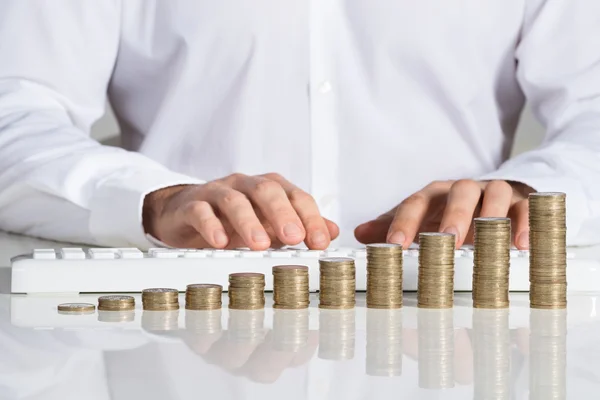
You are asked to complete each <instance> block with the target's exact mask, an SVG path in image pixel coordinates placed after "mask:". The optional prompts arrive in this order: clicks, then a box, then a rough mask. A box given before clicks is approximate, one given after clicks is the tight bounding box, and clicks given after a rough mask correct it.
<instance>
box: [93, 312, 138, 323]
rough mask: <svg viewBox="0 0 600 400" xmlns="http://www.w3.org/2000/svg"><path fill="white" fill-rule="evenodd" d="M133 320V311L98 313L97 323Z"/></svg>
mask: <svg viewBox="0 0 600 400" xmlns="http://www.w3.org/2000/svg"><path fill="white" fill-rule="evenodd" d="M133 320H135V311H133V310H130V311H98V321H99V322H131V321H133Z"/></svg>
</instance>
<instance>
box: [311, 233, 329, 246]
mask: <svg viewBox="0 0 600 400" xmlns="http://www.w3.org/2000/svg"><path fill="white" fill-rule="evenodd" d="M310 241H311V242H312V244H316V245H317V246H320V245H322V244H325V242H326V241H327V237H326V236H325V234H324V233H323V232H320V231H316V232H313V233H312V234H311V235H310Z"/></svg>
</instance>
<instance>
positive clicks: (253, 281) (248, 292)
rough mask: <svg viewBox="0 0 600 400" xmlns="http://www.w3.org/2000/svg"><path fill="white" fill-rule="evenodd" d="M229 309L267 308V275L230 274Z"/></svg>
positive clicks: (250, 273) (249, 273)
mask: <svg viewBox="0 0 600 400" xmlns="http://www.w3.org/2000/svg"><path fill="white" fill-rule="evenodd" d="M229 308H231V309H234V310H260V309H263V308H265V275H264V274H259V273H254V272H240V273H235V274H229Z"/></svg>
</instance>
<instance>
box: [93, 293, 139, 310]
mask: <svg viewBox="0 0 600 400" xmlns="http://www.w3.org/2000/svg"><path fill="white" fill-rule="evenodd" d="M134 309H135V298H133V297H132V296H101V297H98V310H99V311H131V310H134Z"/></svg>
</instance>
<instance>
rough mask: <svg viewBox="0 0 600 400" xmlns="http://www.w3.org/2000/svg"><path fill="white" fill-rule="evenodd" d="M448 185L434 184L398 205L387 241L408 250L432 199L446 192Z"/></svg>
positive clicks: (443, 183)
mask: <svg viewBox="0 0 600 400" xmlns="http://www.w3.org/2000/svg"><path fill="white" fill-rule="evenodd" d="M450 185H451V184H450V183H448V182H434V183H432V184H430V185H428V186H426V187H425V188H424V189H422V190H420V191H418V192H417V193H415V194H413V195H412V196H410V197H408V198H407V199H405V200H404V201H403V202H402V203H400V205H399V206H398V208H397V209H396V214H395V215H394V220H393V221H392V223H391V225H390V228H389V232H388V236H387V241H388V242H390V243H396V244H401V245H402V247H403V248H408V246H410V244H411V243H412V242H413V241H414V239H415V236H416V235H417V232H418V231H419V227H420V226H421V224H422V223H423V220H424V219H425V216H426V215H427V212H428V210H429V208H430V205H431V202H432V200H433V198H434V197H436V196H438V195H440V194H443V193H445V192H447V190H448V188H449V187H450Z"/></svg>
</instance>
